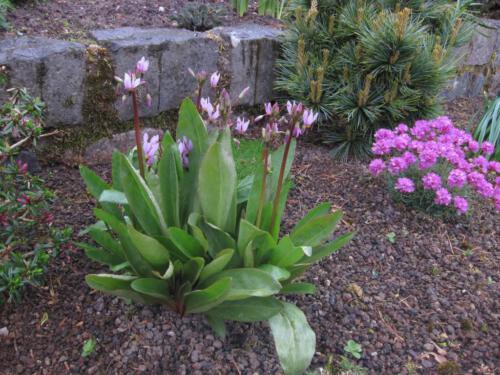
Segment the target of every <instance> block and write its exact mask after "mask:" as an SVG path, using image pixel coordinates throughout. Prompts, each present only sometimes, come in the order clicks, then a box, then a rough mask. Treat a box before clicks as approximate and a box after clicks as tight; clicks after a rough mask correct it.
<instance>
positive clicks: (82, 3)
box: [0, 0, 280, 40]
mask: <svg viewBox="0 0 500 375" xmlns="http://www.w3.org/2000/svg"><path fill="white" fill-rule="evenodd" d="M188 2H189V1H188V0H78V1H77V0H43V1H32V0H26V1H25V2H22V3H21V4H20V5H18V6H16V8H15V9H14V10H12V11H11V12H9V14H8V16H7V21H8V23H9V24H10V28H9V30H8V31H7V32H3V31H2V30H0V39H2V38H4V37H8V36H15V35H34V36H45V37H52V38H57V39H66V40H86V39H88V31H90V30H94V29H109V28H116V27H125V26H127V27H131V26H137V27H139V26H140V27H175V26H176V23H175V21H174V20H173V19H172V16H174V15H176V14H177V13H178V12H179V10H180V9H182V7H183V6H184V5H185V4H186V3H188ZM198 2H199V3H218V4H224V5H225V7H226V8H227V11H226V12H225V16H224V17H223V19H222V25H223V26H229V25H236V24H241V23H248V22H252V23H258V24H264V25H271V26H276V27H279V26H280V22H279V21H277V20H276V19H274V18H272V17H267V16H266V17H263V16H259V15H258V14H257V11H256V6H255V3H254V1H250V7H249V10H248V11H247V13H246V14H245V16H244V17H239V16H238V15H237V14H236V13H235V12H233V11H232V10H231V7H230V5H229V1H227V0H200V1H198ZM160 7H163V9H164V11H160V10H159V9H160Z"/></svg>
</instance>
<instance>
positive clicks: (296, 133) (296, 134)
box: [292, 125, 303, 138]
mask: <svg viewBox="0 0 500 375" xmlns="http://www.w3.org/2000/svg"><path fill="white" fill-rule="evenodd" d="M302 134H303V131H302V129H301V128H300V126H298V125H295V127H294V128H293V131H292V137H295V138H299V137H300V136H301V135H302Z"/></svg>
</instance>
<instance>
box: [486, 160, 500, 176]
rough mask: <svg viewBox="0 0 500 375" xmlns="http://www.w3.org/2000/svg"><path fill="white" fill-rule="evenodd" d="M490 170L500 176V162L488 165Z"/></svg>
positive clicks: (491, 162)
mask: <svg viewBox="0 0 500 375" xmlns="http://www.w3.org/2000/svg"><path fill="white" fill-rule="evenodd" d="M488 169H489V170H490V171H492V172H495V173H499V174H500V162H498V161H495V160H492V161H490V163H489V164H488Z"/></svg>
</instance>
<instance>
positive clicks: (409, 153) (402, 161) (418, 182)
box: [369, 116, 500, 213]
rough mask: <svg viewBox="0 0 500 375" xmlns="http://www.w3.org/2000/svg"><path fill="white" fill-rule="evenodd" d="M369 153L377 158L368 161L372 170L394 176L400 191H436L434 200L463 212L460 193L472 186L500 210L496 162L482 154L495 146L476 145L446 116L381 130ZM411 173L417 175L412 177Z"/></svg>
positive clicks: (464, 205)
mask: <svg viewBox="0 0 500 375" xmlns="http://www.w3.org/2000/svg"><path fill="white" fill-rule="evenodd" d="M372 151H373V153H374V154H375V155H376V156H377V158H376V159H374V160H373V161H372V162H371V163H370V166H369V169H370V172H371V173H372V174H373V175H374V176H379V175H381V174H383V173H389V174H390V175H392V176H395V177H396V178H397V180H396V184H395V188H396V190H398V191H399V192H401V193H413V192H415V190H417V189H423V190H429V191H434V192H435V198H434V203H435V204H437V205H442V206H449V205H451V204H453V206H454V207H455V209H456V210H457V211H458V212H459V213H465V212H466V211H467V210H468V201H467V199H466V198H464V197H463V196H462V195H460V193H461V190H462V189H464V188H466V187H471V188H472V189H473V190H474V191H476V192H477V193H478V194H479V195H480V196H482V197H484V198H487V199H492V200H493V201H494V202H495V207H496V209H497V210H498V211H500V177H499V175H500V162H497V161H489V160H488V159H487V158H486V157H485V155H486V156H488V155H491V154H493V153H494V151H495V150H494V146H493V145H492V144H491V143H489V142H483V143H482V144H478V142H477V141H475V140H474V138H473V137H472V135H471V134H470V133H468V132H466V131H464V130H461V129H457V128H456V127H454V126H453V123H452V121H451V120H450V119H449V118H448V117H446V116H441V117H438V118H436V119H434V120H419V121H416V122H415V125H414V126H413V128H409V127H408V126H407V125H405V124H401V125H399V126H397V127H396V128H395V129H394V130H390V129H379V130H378V131H377V132H376V133H375V142H374V144H373V146H372ZM410 171H411V172H412V173H411V175H412V176H414V175H418V176H419V177H418V178H417V179H415V180H412V179H411V178H409V177H408V175H409V173H408V172H410Z"/></svg>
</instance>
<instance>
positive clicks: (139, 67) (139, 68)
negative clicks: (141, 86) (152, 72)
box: [135, 56, 149, 74]
mask: <svg viewBox="0 0 500 375" xmlns="http://www.w3.org/2000/svg"><path fill="white" fill-rule="evenodd" d="M148 69H149V61H148V60H146V58H145V57H144V56H142V58H141V59H140V60H139V61H137V64H136V66H135V71H136V72H137V73H138V74H144V73H146V72H147V71H148Z"/></svg>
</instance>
